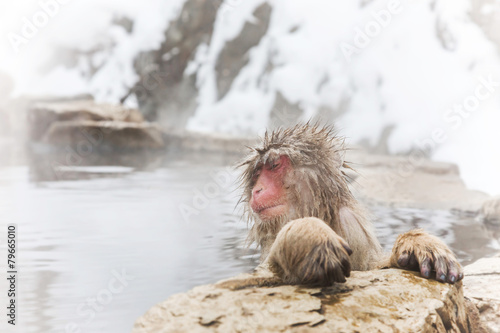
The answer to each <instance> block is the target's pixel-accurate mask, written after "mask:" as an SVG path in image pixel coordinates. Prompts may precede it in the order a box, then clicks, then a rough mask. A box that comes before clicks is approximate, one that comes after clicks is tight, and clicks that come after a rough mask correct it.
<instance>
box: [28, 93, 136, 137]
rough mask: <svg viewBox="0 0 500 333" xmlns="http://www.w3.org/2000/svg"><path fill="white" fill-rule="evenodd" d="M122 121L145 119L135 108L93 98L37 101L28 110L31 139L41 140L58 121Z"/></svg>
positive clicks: (132, 121) (131, 121)
mask: <svg viewBox="0 0 500 333" xmlns="http://www.w3.org/2000/svg"><path fill="white" fill-rule="evenodd" d="M87 120H89V121H121V122H130V123H140V122H143V121H144V119H143V117H142V115H141V113H140V112H139V111H138V110H135V109H129V108H125V107H124V106H122V105H113V104H97V103H95V102H94V101H92V100H71V101H60V102H47V103H35V104H34V105H33V106H31V108H30V110H29V112H28V122H29V127H30V138H31V140H34V141H38V140H40V139H41V138H42V137H43V136H44V134H45V133H46V132H47V130H48V129H49V128H50V127H51V125H52V124H53V123H54V122H57V121H87Z"/></svg>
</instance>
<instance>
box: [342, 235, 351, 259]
mask: <svg viewBox="0 0 500 333" xmlns="http://www.w3.org/2000/svg"><path fill="white" fill-rule="evenodd" d="M341 244H342V247H343V248H344V250H345V252H346V253H347V255H349V256H350V255H351V254H352V250H351V248H350V247H349V244H347V243H346V242H345V241H344V240H343V239H342V240H341Z"/></svg>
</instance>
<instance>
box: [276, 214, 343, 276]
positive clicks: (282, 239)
mask: <svg viewBox="0 0 500 333" xmlns="http://www.w3.org/2000/svg"><path fill="white" fill-rule="evenodd" d="M351 254H352V250H351V249H350V248H349V245H348V244H347V243H346V241H345V240H344V239H342V237H340V236H339V235H337V234H336V233H335V231H333V229H332V228H330V227H329V226H328V225H327V224H326V223H325V222H323V221H322V220H320V219H317V218H314V217H307V218H303V219H297V220H293V221H290V222H289V223H287V224H286V225H285V226H284V227H283V228H282V229H281V231H280V232H279V233H278V235H277V236H276V240H275V241H274V243H273V245H272V247H271V250H270V253H269V257H268V258H267V263H268V265H269V268H270V269H271V271H273V272H274V273H275V274H277V275H278V276H279V277H281V279H282V280H283V282H285V283H289V284H305V285H318V286H320V285H321V286H325V285H332V284H333V283H334V282H345V281H346V277H348V276H349V275H350V273H351V263H350V261H349V256H350V255H351Z"/></svg>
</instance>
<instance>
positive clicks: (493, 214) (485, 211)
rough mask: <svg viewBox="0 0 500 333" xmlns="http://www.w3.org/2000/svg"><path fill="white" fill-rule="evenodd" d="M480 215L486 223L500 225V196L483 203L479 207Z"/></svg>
mask: <svg viewBox="0 0 500 333" xmlns="http://www.w3.org/2000/svg"><path fill="white" fill-rule="evenodd" d="M481 217H482V219H483V220H484V221H485V222H486V223H488V224H493V225H498V226H500V197H496V198H494V199H491V200H488V201H486V202H485V203H484V205H483V207H482V208H481Z"/></svg>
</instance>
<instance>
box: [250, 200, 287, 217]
mask: <svg viewBox="0 0 500 333" xmlns="http://www.w3.org/2000/svg"><path fill="white" fill-rule="evenodd" d="M282 207H285V204H283V203H279V204H275V205H271V206H263V207H257V208H256V209H254V212H255V213H256V214H258V215H260V214H268V213H271V212H272V211H274V210H281V208H282Z"/></svg>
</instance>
